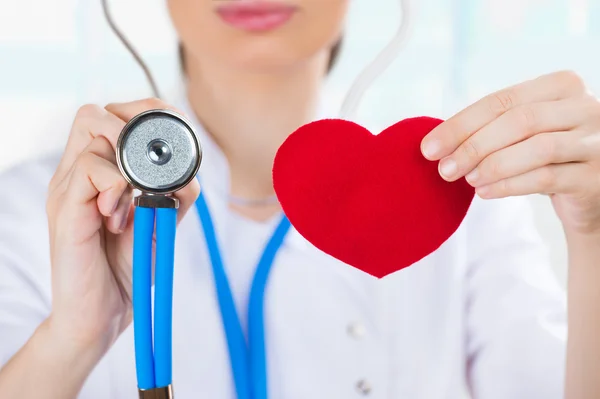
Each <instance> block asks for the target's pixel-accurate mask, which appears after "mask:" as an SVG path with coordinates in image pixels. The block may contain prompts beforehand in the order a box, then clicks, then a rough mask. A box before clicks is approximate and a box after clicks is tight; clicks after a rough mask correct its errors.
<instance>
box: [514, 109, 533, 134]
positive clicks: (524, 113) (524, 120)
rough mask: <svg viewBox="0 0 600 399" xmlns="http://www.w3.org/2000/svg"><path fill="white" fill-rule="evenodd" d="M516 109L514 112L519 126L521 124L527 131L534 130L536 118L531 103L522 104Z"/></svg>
mask: <svg viewBox="0 0 600 399" xmlns="http://www.w3.org/2000/svg"><path fill="white" fill-rule="evenodd" d="M517 109H518V111H517V112H516V114H517V117H518V119H519V122H518V123H519V126H522V127H523V128H524V129H525V131H526V132H527V133H532V132H534V131H535V127H536V125H537V120H538V117H537V111H536V110H535V108H534V107H533V106H531V105H524V106H521V107H519V108H517Z"/></svg>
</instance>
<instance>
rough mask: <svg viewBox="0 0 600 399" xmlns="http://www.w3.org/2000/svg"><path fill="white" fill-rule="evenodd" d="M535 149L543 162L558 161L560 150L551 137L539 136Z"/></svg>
mask: <svg viewBox="0 0 600 399" xmlns="http://www.w3.org/2000/svg"><path fill="white" fill-rule="evenodd" d="M535 148H536V150H537V153H538V156H539V157H540V158H541V160H542V161H544V162H551V161H554V160H556V159H557V156H558V151H559V148H558V145H557V141H556V140H555V139H554V138H553V137H552V136H551V135H549V134H538V135H537V136H536V141H535Z"/></svg>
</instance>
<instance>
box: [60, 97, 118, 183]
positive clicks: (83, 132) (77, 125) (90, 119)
mask: <svg viewBox="0 0 600 399" xmlns="http://www.w3.org/2000/svg"><path fill="white" fill-rule="evenodd" d="M124 126H125V122H124V121H122V120H121V119H119V118H118V117H116V116H115V115H113V114H111V113H109V112H107V111H106V110H104V109H103V108H101V107H99V106H97V105H85V106H83V107H81V108H80V109H79V111H77V115H76V117H75V120H74V122H73V126H72V128H71V133H70V135H69V140H68V141H67V145H66V148H65V151H64V154H63V156H62V158H61V160H60V163H59V165H58V167H57V170H56V172H55V174H54V177H53V178H52V181H51V183H50V189H53V188H54V187H55V186H56V185H58V184H59V183H60V181H62V180H63V179H64V178H65V176H66V175H67V174H68V171H69V169H70V168H71V167H72V165H73V163H74V162H75V159H76V158H77V157H78V156H79V154H81V152H82V151H83V150H84V149H85V148H86V147H87V146H88V145H89V144H90V143H91V142H92V140H93V139H94V138H96V137H99V136H102V137H105V138H106V139H107V140H108V142H109V143H110V144H111V145H112V148H113V151H112V152H113V154H114V148H116V144H117V139H118V137H119V134H120V133H121V130H122V129H123V127H124ZM113 157H114V155H113Z"/></svg>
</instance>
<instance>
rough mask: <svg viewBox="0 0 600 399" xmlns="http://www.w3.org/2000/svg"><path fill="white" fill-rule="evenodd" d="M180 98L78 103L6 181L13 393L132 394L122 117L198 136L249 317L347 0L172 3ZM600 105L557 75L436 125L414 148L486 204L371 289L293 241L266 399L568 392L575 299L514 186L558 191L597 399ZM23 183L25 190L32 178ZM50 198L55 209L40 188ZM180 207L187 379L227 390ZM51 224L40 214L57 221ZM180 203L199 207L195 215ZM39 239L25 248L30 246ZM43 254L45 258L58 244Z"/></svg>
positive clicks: (1, 206)
mask: <svg viewBox="0 0 600 399" xmlns="http://www.w3.org/2000/svg"><path fill="white" fill-rule="evenodd" d="M168 6H169V10H170V14H171V17H172V20H173V23H174V25H175V27H176V29H177V31H178V33H179V36H180V40H181V44H182V48H183V51H184V55H185V57H184V70H185V76H186V89H185V91H184V93H182V94H181V96H180V97H179V98H174V99H172V100H171V101H170V102H171V104H165V103H162V102H161V101H159V100H156V99H150V100H141V101H134V102H131V103H124V104H110V105H107V106H106V107H104V108H102V107H100V106H95V105H86V106H83V107H82V108H81V109H80V111H79V112H78V113H77V115H76V117H75V121H74V122H73V127H72V131H71V133H70V137H69V140H68V143H67V145H66V148H65V151H64V153H63V154H62V155H61V156H60V157H57V158H56V160H55V159H51V160H45V161H43V162H39V163H36V164H30V165H26V166H22V167H18V168H16V169H14V170H12V171H10V172H8V173H6V174H5V175H3V176H2V178H1V179H0V186H2V187H3V189H4V192H7V193H10V194H9V195H6V194H5V195H3V196H2V197H1V198H0V210H1V211H0V212H2V221H3V223H2V225H1V226H0V240H1V241H0V242H2V249H1V252H0V265H2V267H1V268H0V337H2V339H0V362H1V363H0V364H3V365H4V367H3V368H2V370H1V371H0V397H3V398H4V397H6V398H17V397H18V398H22V399H27V398H40V397H43V398H49V399H53V398H57V399H58V398H61V399H62V398H73V397H76V396H78V397H80V398H108V397H110V398H133V397H135V395H137V393H136V380H135V368H134V364H133V360H134V354H133V338H132V328H131V303H130V300H129V298H130V297H131V292H130V287H131V245H132V243H131V239H132V213H131V210H132V205H131V195H132V193H131V191H130V189H129V188H128V187H127V184H126V182H125V181H124V180H123V178H122V176H121V174H120V173H119V171H118V169H117V167H116V165H115V157H114V147H115V142H116V139H117V136H118V134H119V132H120V131H121V129H122V128H123V126H124V125H125V123H126V122H127V121H128V120H129V119H131V118H132V117H133V116H135V115H136V114H138V113H140V112H142V111H144V110H146V109H151V108H163V107H174V108H175V109H177V110H180V112H183V113H185V114H186V115H187V116H188V117H189V118H191V119H192V120H194V121H195V124H196V125H197V126H199V127H200V126H202V129H200V130H201V131H200V136H201V140H202V143H203V145H204V153H205V158H204V161H203V166H202V168H201V181H202V187H203V189H202V190H203V193H204V195H205V196H206V198H207V201H208V204H209V208H210V212H211V215H212V218H213V219H214V221H215V224H216V229H217V237H218V240H219V244H220V245H221V248H222V251H223V254H224V255H223V256H224V263H225V266H226V269H227V273H228V277H229V282H230V285H231V287H232V290H233V292H234V297H235V301H236V306H237V310H238V313H239V314H240V317H241V322H242V325H243V326H245V325H246V312H245V309H246V308H247V298H248V290H249V285H250V281H251V279H252V276H253V273H254V268H255V266H256V262H257V260H258V258H259V256H260V255H261V253H262V252H261V251H262V248H263V246H264V244H265V241H266V240H267V239H268V237H269V236H270V234H271V233H272V230H273V228H274V225H275V223H276V221H277V219H278V215H279V214H280V208H279V206H278V205H277V204H276V203H274V202H273V201H271V199H272V196H273V188H272V181H271V165H272V161H273V157H274V154H275V152H276V150H277V149H278V147H279V146H280V144H281V143H282V142H283V140H284V139H285V138H286V135H287V134H289V133H290V132H292V131H294V130H295V129H296V128H297V127H298V126H300V125H302V124H304V123H306V122H308V121H310V120H313V119H315V118H318V117H322V116H325V115H323V114H320V113H319V111H317V107H316V104H317V103H318V97H319V94H318V92H319V89H320V87H321V85H322V83H323V79H324V78H325V76H326V74H327V69H328V64H329V63H330V62H331V61H332V57H331V54H332V48H334V47H335V44H336V43H337V42H338V41H339V40H340V37H341V32H342V26H343V21H344V16H345V14H346V9H347V6H348V1H347V0H329V1H311V0H293V1H292V0H291V1H286V2H285V3H269V4H268V5H267V6H266V7H265V6H264V5H262V6H261V5H256V3H253V2H234V1H220V2H215V1H210V0H203V1H197V0H170V1H169V2H168ZM599 128H600V105H599V103H598V101H597V100H596V99H594V98H593V97H592V96H591V95H589V94H587V93H586V90H585V85H584V83H583V82H582V81H581V79H579V78H578V77H577V76H576V75H574V74H573V73H569V72H560V73H555V74H550V75H547V76H543V77H540V78H539V79H536V80H533V81H529V82H525V83H522V84H519V85H516V86H514V87H511V88H509V89H506V90H503V91H500V92H498V93H495V94H492V95H490V96H488V97H486V98H484V99H483V100H481V101H479V102H477V103H476V104H474V105H472V106H470V107H469V108H467V109H465V110H464V111H462V112H460V113H459V114H458V115H456V116H455V117H453V118H451V119H449V120H448V121H447V122H445V123H443V124H442V125H440V126H439V128H437V129H436V130H434V131H433V132H431V133H430V134H429V135H428V137H426V138H425V140H424V141H423V152H424V154H425V155H426V157H427V158H428V159H430V160H432V161H440V160H441V162H440V173H441V174H442V176H443V177H444V178H446V179H447V180H450V181H453V180H456V179H459V178H461V177H463V176H467V180H468V181H469V182H470V183H471V184H473V185H474V186H475V187H476V188H477V192H478V194H479V196H480V197H482V198H484V199H491V198H500V197H515V198H508V199H503V200H499V201H484V200H481V199H480V198H477V199H476V200H475V202H474V204H473V205H472V207H471V209H470V211H469V214H468V215H467V218H466V220H465V222H464V223H463V225H462V226H461V228H460V229H459V230H458V231H457V232H456V234H454V235H453V237H452V238H450V240H448V242H446V243H445V244H444V245H443V246H442V247H441V248H440V249H439V250H438V251H436V252H435V253H433V254H432V255H430V256H428V257H427V258H425V259H424V260H422V261H420V262H418V264H416V265H414V266H413V267H411V268H408V269H406V270H404V271H402V272H400V273H396V274H395V275H392V276H389V277H388V278H386V279H383V280H381V281H376V280H375V279H373V278H370V277H368V276H367V275H365V274H363V273H361V272H359V271H357V270H354V269H352V268H350V267H348V266H346V265H343V264H341V263H340V262H338V261H336V260H333V259H331V258H330V257H328V256H326V255H324V254H322V253H320V252H319V251H318V250H316V249H315V248H314V247H312V246H311V245H309V244H308V243H307V242H306V241H305V240H304V239H303V238H302V237H301V236H299V235H298V234H297V232H295V231H293V230H292V231H291V232H290V233H289V234H288V236H287V237H286V240H285V242H284V245H283V246H282V248H281V249H280V251H279V252H278V254H277V259H276V261H275V265H274V267H273V272H272V275H271V276H270V280H269V290H268V294H267V300H266V304H265V307H266V308H265V313H266V339H267V351H268V376H269V379H268V383H269V393H270V397H272V398H287V399H291V398H302V399H305V398H327V399H331V398H360V397H372V398H399V397H406V398H428V399H430V398H431V399H437V398H456V397H458V396H459V395H460V390H461V389H462V388H463V386H464V385H465V383H466V385H467V386H468V388H469V390H470V391H471V393H472V395H473V397H475V398H477V399H496V398H502V399H505V398H511V399H514V398H527V399H530V398H561V397H563V381H564V378H565V377H564V374H565V372H564V370H565V366H564V364H565V351H566V349H567V346H566V337H565V331H564V330H565V327H566V307H565V298H564V293H563V292H562V291H561V290H560V289H559V288H558V287H557V285H556V283H555V281H554V280H553V278H552V276H551V273H550V271H549V268H548V267H547V264H548V259H547V258H546V255H545V253H544V250H543V247H542V244H541V242H540V240H539V238H538V236H537V235H536V234H535V232H534V228H533V224H532V220H531V216H530V214H529V209H528V208H527V207H526V205H525V202H524V200H523V199H521V198H516V196H520V195H523V194H531V193H544V194H549V195H551V197H552V200H553V204H554V207H555V209H556V211H557V213H558V215H559V216H560V218H561V220H562V222H563V226H564V231H565V235H566V237H567V241H568V246H569V255H570V256H569V267H570V280H569V292H570V297H569V326H570V331H569V337H570V339H569V345H568V362H567V367H566V370H567V372H566V381H567V384H566V392H567V397H569V398H596V397H598V395H599V394H600V384H599V383H596V382H595V377H596V375H597V371H598V367H599V364H598V360H597V359H598V358H599V356H598V354H599V353H600V348H599V345H598V340H596V339H595V333H596V331H597V328H598V327H600V301H598V292H599V291H600V290H599V289H598V287H600V269H599V268H598V267H596V266H597V265H595V263H596V261H595V260H596V259H598V257H600V186H599V184H598V182H599V179H598V176H600V175H599V174H598V164H599V163H600V162H599V161H600V151H598V148H599V147H600V141H599V140H598V135H597V132H598V130H599ZM23 182H27V184H23ZM46 190H49V191H48V197H47V202H46V206H45V207H44V201H43V200H42V198H44V193H45V192H46ZM198 193H199V185H198V184H197V183H196V182H194V183H192V184H190V185H189V186H188V187H186V188H185V189H184V190H182V191H181V192H179V193H178V197H179V199H180V201H181V208H180V213H179V214H180V216H181V217H180V224H179V231H178V237H179V238H178V243H177V249H176V272H175V287H176V288H175V299H174V301H175V303H174V340H173V341H174V348H173V353H174V355H173V356H174V360H173V364H174V371H173V374H174V378H175V386H176V392H177V396H178V397H180V398H192V397H207V398H234V397H235V390H234V384H233V380H232V375H231V369H230V365H229V358H228V353H227V344H226V341H225V338H224V336H223V327H222V323H221V319H220V314H219V308H218V303H217V301H216V299H215V288H214V284H213V278H212V274H211V268H210V260H209V258H208V255H207V250H206V248H205V243H204V237H203V234H202V230H201V227H200V223H199V221H198V216H197V214H195V210H193V209H192V210H191V207H192V205H193V204H194V201H195V200H196V197H197V196H198ZM44 212H47V224H46V222H45V216H44ZM186 212H187V213H188V215H187V216H185V217H184V215H185V214H186ZM32 243H33V246H32ZM48 253H49V254H50V256H49V257H48V256H47V254H48Z"/></svg>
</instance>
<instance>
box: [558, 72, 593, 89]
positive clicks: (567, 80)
mask: <svg viewBox="0 0 600 399" xmlns="http://www.w3.org/2000/svg"><path fill="white" fill-rule="evenodd" d="M555 76H556V78H557V79H559V80H560V81H561V82H564V84H565V85H566V86H568V87H570V88H571V89H574V90H575V91H576V92H585V91H586V86H585V81H584V80H583V78H582V77H581V76H580V75H579V74H578V73H577V72H575V71H572V70H564V71H559V72H557V73H556V75H555Z"/></svg>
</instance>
